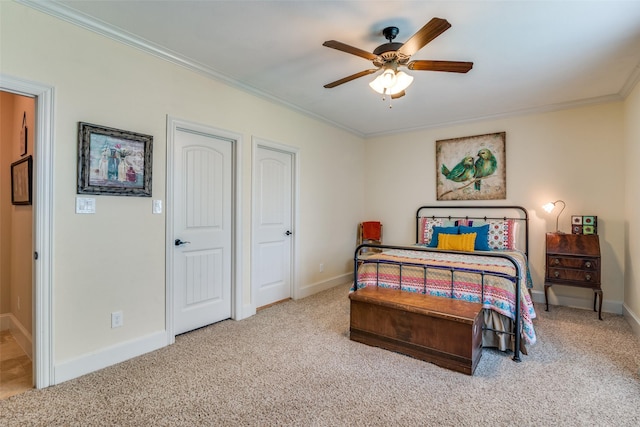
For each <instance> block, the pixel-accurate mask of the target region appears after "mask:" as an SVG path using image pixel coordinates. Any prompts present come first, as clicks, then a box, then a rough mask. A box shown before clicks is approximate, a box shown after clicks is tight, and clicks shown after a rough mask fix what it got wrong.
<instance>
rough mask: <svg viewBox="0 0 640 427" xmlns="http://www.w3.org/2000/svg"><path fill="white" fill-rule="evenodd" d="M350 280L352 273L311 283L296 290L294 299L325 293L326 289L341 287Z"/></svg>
mask: <svg viewBox="0 0 640 427" xmlns="http://www.w3.org/2000/svg"><path fill="white" fill-rule="evenodd" d="M350 280H353V273H346V274H341V275H339V276H335V277H332V278H330V279H328V280H324V281H322V282H317V283H312V284H311V285H308V286H304V287H302V288H300V289H298V292H296V296H295V298H296V299H300V298H305V297H308V296H310V295H313V294H317V293H318V292H322V291H326V290H327V289H331V288H333V287H335V286H338V285H342V284H344V283H347V282H348V281H350Z"/></svg>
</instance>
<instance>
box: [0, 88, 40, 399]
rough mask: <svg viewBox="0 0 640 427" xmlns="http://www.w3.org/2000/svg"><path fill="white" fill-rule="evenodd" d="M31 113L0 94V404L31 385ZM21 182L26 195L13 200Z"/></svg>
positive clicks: (28, 106) (22, 100) (27, 101)
mask: <svg viewBox="0 0 640 427" xmlns="http://www.w3.org/2000/svg"><path fill="white" fill-rule="evenodd" d="M35 111H36V108H35V98H33V97H28V96H22V95H17V94H14V93H10V92H4V91H0V195H1V196H0V399H1V398H5V397H8V396H11V395H14V394H17V393H20V392H22V391H25V390H27V389H29V388H33V384H34V381H33V368H32V366H33V364H32V359H33V354H34V351H33V338H32V337H33V318H34V313H33V307H34V304H33V302H34V299H33V298H34V297H33V289H34V286H33V283H34V280H33V277H34V276H33V274H34V273H33V272H34V266H33V253H34V235H33V230H34V212H33V205H32V200H33V194H30V192H31V191H32V190H31V189H32V188H34V187H33V180H34V179H35V177H34V176H33V172H34V171H35V169H34V168H33V167H31V168H28V167H26V166H27V165H32V164H33V163H32V162H33V155H34V141H35V139H34V135H35V132H34V130H35ZM21 169H22V170H23V171H25V173H26V175H24V176H23V175H20V170H21ZM14 171H15V173H14ZM22 178H26V182H24V181H22V182H23V183H25V185H26V186H25V187H23V188H24V189H26V192H25V193H22V195H17V194H16V191H17V189H19V188H20V187H19V186H17V183H18V182H19V181H21V179H22ZM12 180H13V181H15V184H16V185H14V183H13V182H12Z"/></svg>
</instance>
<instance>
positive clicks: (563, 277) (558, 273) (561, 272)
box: [547, 266, 600, 287]
mask: <svg viewBox="0 0 640 427" xmlns="http://www.w3.org/2000/svg"><path fill="white" fill-rule="evenodd" d="M547 277H548V278H549V279H551V280H558V281H570V282H576V283H578V282H579V284H583V285H584V286H587V287H589V286H592V285H596V284H599V283H600V272H599V271H589V270H586V271H585V270H575V269H570V268H554V267H552V266H550V267H549V268H548V269H547Z"/></svg>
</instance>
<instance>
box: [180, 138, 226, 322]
mask: <svg viewBox="0 0 640 427" xmlns="http://www.w3.org/2000/svg"><path fill="white" fill-rule="evenodd" d="M232 144H233V143H232V141H230V140H228V139H225V138H220V137H216V136H215V135H209V134H203V133H199V132H191V131H188V130H185V129H181V128H178V129H177V130H176V133H175V137H174V153H173V155H174V158H173V162H174V163H173V164H174V174H173V176H174V179H173V186H174V187H173V195H174V203H173V221H174V227H173V230H174V236H171V237H172V241H173V242H174V246H173V249H174V257H173V288H174V296H173V298H174V333H175V334H180V333H183V332H187V331H191V330H193V329H196V328H200V327H202V326H205V325H209V324H211V323H214V322H218V321H220V320H224V319H228V318H229V317H231V304H232V295H231V263H232V255H231V252H232V223H233V221H232V189H233V182H232V176H233V174H232V165H233V147H232Z"/></svg>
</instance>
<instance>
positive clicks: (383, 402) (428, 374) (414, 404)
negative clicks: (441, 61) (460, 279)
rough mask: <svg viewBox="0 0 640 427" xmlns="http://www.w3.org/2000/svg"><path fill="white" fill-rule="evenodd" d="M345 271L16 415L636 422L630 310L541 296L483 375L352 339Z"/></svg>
mask: <svg viewBox="0 0 640 427" xmlns="http://www.w3.org/2000/svg"><path fill="white" fill-rule="evenodd" d="M347 295H348V285H342V286H338V287H336V288H334V289H330V290H328V291H325V292H322V293H320V294H317V295H314V296H311V297H308V298H305V299H303V300H299V301H289V302H286V303H282V304H279V305H276V306H274V307H271V308H269V309H266V310H263V311H260V312H259V313H258V314H257V315H256V316H253V317H252V318H249V319H246V320H243V321H239V322H236V321H231V320H230V321H225V322H221V323H218V324H216V325H212V326H209V327H207V328H203V329H200V330H197V331H194V332H191V333H188V334H185V335H183V336H180V337H178V338H177V339H176V343H175V344H174V345H172V346H170V347H167V348H164V349H161V350H159V351H156V352H153V353H150V354H147V355H143V356H141V357H138V358H136V359H133V360H129V361H127V362H124V363H121V364H119V365H116V366H112V367H110V368H107V369H104V370H102V371H100V372H96V373H93V374H89V375H86V376H84V377H81V378H78V379H75V380H71V381H68V382H66V383H63V384H60V385H58V386H55V387H50V388H48V389H44V390H31V391H28V392H26V393H24V394H21V395H18V396H13V397H11V398H9V399H6V400H3V401H0V425H3V426H4V425H16V426H23V425H29V426H62V425H64V426H91V425H105V426H106V425H108V426H112V425H118V426H144V425H153V426H173V425H179V426H183V425H184V426H195V425H205V426H213V425H215V426H227V425H252V426H253V425H260V426H266V425H295V426H341V425H362V426H365V425H366V426H386V425H394V426H395V425H400V426H416V425H421V426H431V425H438V426H475V425H494V426H495V425H497V426H514V425H519V426H527V425H531V426H551V425H558V426H593V425H597V426H638V425H640V380H639V378H638V368H639V367H640V340H639V339H638V337H636V336H635V335H633V333H632V331H631V328H630V326H629V325H628V323H627V322H626V320H625V319H624V318H623V317H622V316H616V315H612V314H609V313H605V314H603V317H604V321H599V320H598V319H597V314H596V313H593V312H591V311H586V310H578V309H570V308H565V307H556V306H552V307H551V311H550V312H545V311H544V307H542V306H540V305H538V306H537V307H536V309H537V313H538V318H537V319H536V320H535V321H534V323H535V327H536V332H537V334H538V343H536V344H535V345H534V346H532V347H530V349H529V356H522V359H523V361H522V362H521V363H515V362H513V361H512V360H511V358H510V356H509V355H506V354H504V353H500V352H497V351H494V350H489V349H485V350H484V352H483V356H482V359H481V361H480V363H479V365H478V368H477V370H476V373H475V375H474V376H473V377H470V376H467V375H464V374H459V373H456V372H453V371H449V370H446V369H443V368H439V367H437V366H435V365H432V364H430V363H426V362H422V361H419V360H414V359H411V358H409V357H406V356H402V355H400V354H396V353H392V352H388V351H385V350H381V349H378V348H374V347H369V346H366V345H363V344H359V343H355V342H352V341H350V340H349V336H348V329H349V300H348V298H347Z"/></svg>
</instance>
